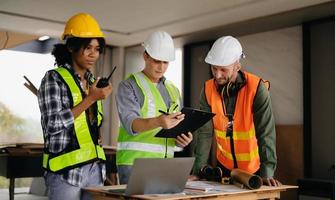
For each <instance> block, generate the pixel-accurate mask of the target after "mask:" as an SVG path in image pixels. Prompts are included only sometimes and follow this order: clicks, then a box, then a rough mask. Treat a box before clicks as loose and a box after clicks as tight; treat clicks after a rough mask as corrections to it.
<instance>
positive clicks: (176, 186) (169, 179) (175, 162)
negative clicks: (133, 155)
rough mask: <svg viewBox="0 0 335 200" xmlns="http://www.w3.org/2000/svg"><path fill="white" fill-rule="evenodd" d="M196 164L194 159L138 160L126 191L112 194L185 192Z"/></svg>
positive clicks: (113, 191) (114, 191)
mask: <svg viewBox="0 0 335 200" xmlns="http://www.w3.org/2000/svg"><path fill="white" fill-rule="evenodd" d="M193 163H194V158H193V157H185V158H143V159H142V158H141V159H136V160H135V162H134V165H133V168H132V171H131V174H130V177H129V181H128V184H127V187H126V189H125V190H123V191H121V190H118V191H116V190H113V189H111V190H109V192H111V193H118V194H120V193H123V194H125V195H127V196H129V195H135V194H167V193H170V194H171V193H180V192H182V191H183V190H184V188H185V185H186V182H187V179H188V177H189V174H190V172H191V169H192V166H193Z"/></svg>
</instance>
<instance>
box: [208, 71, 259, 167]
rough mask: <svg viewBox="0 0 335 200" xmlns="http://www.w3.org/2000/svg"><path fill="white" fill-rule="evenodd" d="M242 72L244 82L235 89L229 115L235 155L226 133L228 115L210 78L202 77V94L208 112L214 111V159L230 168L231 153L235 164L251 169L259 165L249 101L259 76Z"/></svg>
mask: <svg viewBox="0 0 335 200" xmlns="http://www.w3.org/2000/svg"><path fill="white" fill-rule="evenodd" d="M243 74H244V76H245V78H246V84H245V85H244V86H243V87H242V88H240V90H239V92H238V96H237V100H236V106H235V112H234V116H233V119H234V121H233V144H234V153H235V155H233V154H232V148H231V137H230V136H226V128H227V125H228V117H227V116H226V115H225V111H224V107H223V106H224V105H225V104H224V102H223V98H221V96H220V94H219V92H218V91H217V86H216V84H215V82H214V79H211V80H208V81H206V83H205V95H206V99H207V102H208V104H209V105H210V106H211V109H212V112H213V113H216V115H215V117H214V119H213V124H214V133H215V138H216V141H217V150H216V157H217V159H218V161H219V162H220V163H221V164H222V165H223V166H224V167H226V168H227V169H229V170H232V169H233V168H234V157H235V158H236V163H237V168H239V169H242V170H245V171H247V172H250V173H255V172H256V171H257V170H258V169H259V167H260V158H259V154H258V145H257V138H256V134H255V126H254V118H253V102H254V97H255V94H256V91H257V88H258V85H259V82H260V81H261V80H262V79H261V78H259V77H257V76H255V75H253V74H250V73H248V72H243Z"/></svg>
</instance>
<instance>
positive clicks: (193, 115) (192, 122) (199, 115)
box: [155, 107, 215, 138]
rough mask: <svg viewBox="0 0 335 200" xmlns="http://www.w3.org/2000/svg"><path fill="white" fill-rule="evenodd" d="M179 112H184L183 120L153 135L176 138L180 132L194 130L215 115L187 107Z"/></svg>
mask: <svg viewBox="0 0 335 200" xmlns="http://www.w3.org/2000/svg"><path fill="white" fill-rule="evenodd" d="M181 112H182V113H183V114H185V118H184V120H183V121H181V122H180V123H179V124H178V125H177V126H175V127H173V128H170V129H162V130H160V131H159V132H158V133H157V134H156V135H155V137H162V138H176V137H177V136H178V135H181V134H182V133H185V134H187V132H194V131H195V130H197V129H199V128H200V127H202V126H203V125H204V124H205V123H206V122H208V121H209V120H211V119H212V118H213V117H214V116H215V113H211V112H205V111H202V110H198V109H194V108H188V107H184V108H183V109H182V110H181Z"/></svg>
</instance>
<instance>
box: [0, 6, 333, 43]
mask: <svg viewBox="0 0 335 200" xmlns="http://www.w3.org/2000/svg"><path fill="white" fill-rule="evenodd" d="M330 1H331V0H168V1H167V0H97V1H92V0H80V1H79V0H58V1H55V0H15V1H14V0H0V29H2V30H5V31H11V32H18V33H24V34H28V35H35V36H42V35H49V36H51V37H56V38H57V37H59V36H60V35H61V34H62V31H63V29H64V25H65V23H66V21H67V19H68V18H69V17H71V16H72V15H74V14H76V13H78V12H87V13H90V14H91V15H93V16H94V17H95V18H96V19H97V21H98V22H99V24H100V26H101V28H102V29H103V31H104V33H105V35H106V39H107V43H108V44H110V45H113V46H133V45H137V44H140V43H141V42H143V41H144V39H145V38H146V37H147V36H148V34H149V33H150V32H152V31H155V30H165V31H167V32H169V33H170V34H171V35H172V36H173V37H175V38H176V37H179V36H185V35H186V36H187V35H190V34H191V33H195V32H199V31H204V30H210V29H213V28H215V27H222V26H225V25H231V24H236V23H240V22H244V21H248V20H252V19H256V18H261V17H266V16H270V15H276V14H279V13H284V12H288V11H293V10H297V9H301V8H305V7H310V6H314V5H318V4H322V3H326V2H330ZM0 37H2V36H0ZM0 39H1V38H0ZM1 40H3V39H1Z"/></svg>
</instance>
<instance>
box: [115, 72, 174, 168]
mask: <svg viewBox="0 0 335 200" xmlns="http://www.w3.org/2000/svg"><path fill="white" fill-rule="evenodd" d="M129 78H133V79H134V80H135V82H136V84H137V85H138V87H139V88H140V89H141V91H142V94H143V97H144V101H143V106H142V107H141V113H140V114H141V118H150V117H156V116H158V115H161V114H160V113H159V112H158V110H164V111H166V110H167V108H166V105H165V102H164V100H163V97H162V96H161V94H160V92H159V90H158V89H157V88H156V86H155V85H154V84H153V83H152V82H151V80H149V78H148V77H146V76H145V75H144V74H143V73H142V72H138V73H136V74H132V75H131V76H130V77H129ZM164 84H165V87H166V89H167V91H168V93H169V96H170V98H171V100H172V101H173V103H174V104H178V105H179V109H180V94H179V90H178V89H177V88H176V87H175V86H174V85H173V84H172V83H171V82H169V81H167V80H166V81H165V82H164ZM160 130H161V128H156V129H153V130H149V131H145V132H141V133H138V134H136V135H132V134H130V133H128V132H127V131H126V129H125V128H123V127H122V125H121V126H120V130H119V137H118V149H117V153H116V163H117V164H118V165H133V163H134V160H135V159H136V158H163V157H164V155H165V142H166V140H165V138H157V137H155V135H156V133H157V132H158V131H160ZM174 146H175V139H170V138H169V139H167V147H168V148H167V157H173V149H174Z"/></svg>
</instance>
